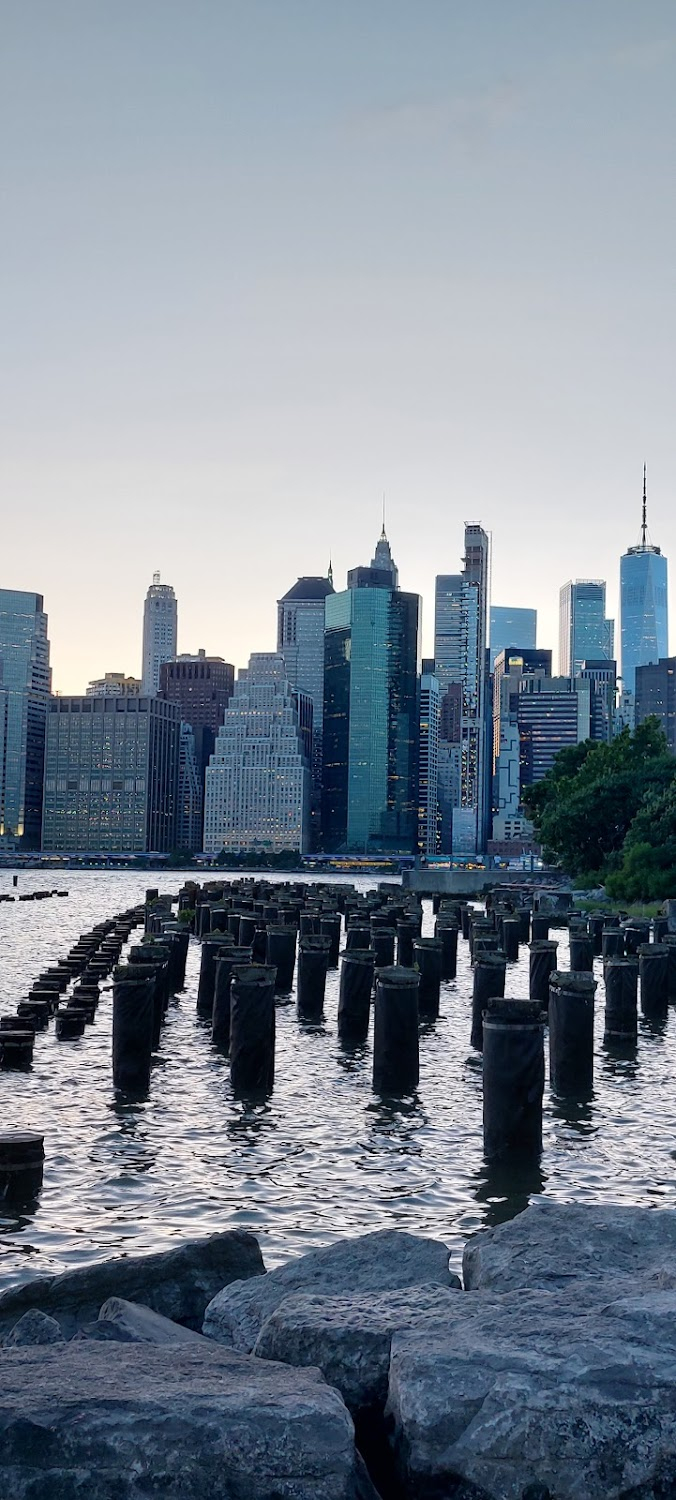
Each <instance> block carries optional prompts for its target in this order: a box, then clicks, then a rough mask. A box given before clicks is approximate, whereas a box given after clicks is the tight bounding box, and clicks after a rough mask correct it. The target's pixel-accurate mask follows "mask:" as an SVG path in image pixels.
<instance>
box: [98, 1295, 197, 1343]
mask: <svg viewBox="0 0 676 1500" xmlns="http://www.w3.org/2000/svg"><path fill="white" fill-rule="evenodd" d="M75 1337H76V1339H99V1340H108V1341H109V1342H110V1341H117V1342H118V1343H120V1344H198V1345H199V1344H204V1339H203V1337H202V1334H201V1333H194V1332H193V1330H192V1328H183V1327H182V1325H181V1324H180V1323H172V1321H171V1319H170V1318H163V1317H162V1315H161V1313H156V1312H153V1311H152V1309H151V1308H150V1307H141V1305H140V1304H139V1303H138V1302H126V1301H125V1299H124V1297H109V1298H108V1301H107V1302H104V1304H103V1307H102V1308H101V1311H100V1313H99V1316H98V1318H97V1320H96V1322H95V1323H85V1325H84V1327H83V1328H80V1329H78V1332H77V1333H76V1335H75Z"/></svg>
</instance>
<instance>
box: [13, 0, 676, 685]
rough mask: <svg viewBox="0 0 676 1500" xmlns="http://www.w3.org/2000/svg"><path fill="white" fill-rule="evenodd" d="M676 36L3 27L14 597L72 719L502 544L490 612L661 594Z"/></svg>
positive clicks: (399, 16) (580, 29)
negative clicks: (332, 597) (283, 605)
mask: <svg viewBox="0 0 676 1500" xmlns="http://www.w3.org/2000/svg"><path fill="white" fill-rule="evenodd" d="M675 116H676V6H674V4H673V0H537V3H536V0H530V3H524V0H445V3H442V0H418V3H415V4H414V3H401V0H371V3H369V0H360V3H354V0H334V3H331V4H329V3H326V0H247V3H234V0H233V3H231V0H219V3H217V0H185V3H178V0H106V3H103V0H12V3H8V0H0V143H1V145H0V190H1V192H2V222H3V230H2V237H1V240H0V270H1V286H2V291H1V292H0V298H1V325H0V327H1V340H2V356H3V357H2V376H1V381H2V386H1V389H0V425H1V428H2V431H1V433H0V482H1V485H2V534H1V539H0V540H1V548H0V586H5V587H13V588H30V589H38V590H40V591H42V592H43V593H44V596H45V604H46V608H47V609H48V612H49V618H50V635H51V639H52V661H53V666H54V681H55V686H56V687H57V688H59V689H61V690H62V691H82V690H84V686H85V684H86V682H87V680H88V678H89V677H92V676H97V675H100V674H101V673H102V672H104V671H106V670H126V671H130V672H131V671H138V669H139V666H140V643H141V612H142V605H143V598H144V595H145V591H146V588H147V585H148V583H149V582H150V578H151V575H152V573H153V571H154V570H155V569H156V568H159V569H161V572H162V578H163V580H164V581H167V582H171V583H173V584H174V587H175V589H176V592H177V595H178V599H179V636H180V639H179V645H180V649H182V650H196V649H197V647H198V646H204V647H206V649H207V650H208V651H213V652H216V653H219V654H221V655H223V656H225V657H227V658H228V659H230V660H232V661H234V662H235V663H236V664H238V665H242V664H243V663H244V662H245V661H246V658H247V657H248V654H249V652H250V651H251V650H261V649H266V648H269V647H270V646H271V645H273V644H274V632H275V600H276V598H277V597H278V596H279V595H280V594H281V593H283V592H284V591H285V590H286V589H287V588H288V587H289V586H290V585H291V583H293V582H294V580H295V578H296V575H297V574H298V573H302V572H308V573H312V572H320V571H323V570H324V569H325V567H326V563H327V561H328V556H329V552H331V553H332V555H333V562H334V570H335V573H336V579H337V581H338V582H340V583H342V582H343V580H344V575H345V571H346V569H347V568H348V567H351V566H353V565H355V564H356V563H359V562H363V561H366V560H368V558H369V557H370V556H371V554H372V551H373V546H374V543H375V540H376V537H377V534H378V531H379V527H380V508H381V495H382V492H383V490H384V491H385V492H386V496H387V528H388V533H389V535H390V538H391V542H392V548H393V552H394V555H395V558H396V560H397V563H398V565H399V569H400V575H401V584H402V587H404V588H409V589H413V590H416V591H418V592H420V593H421V594H422V595H423V599H424V608H423V616H424V637H425V640H424V644H425V650H426V651H429V650H430V649H431V632H432V624H433V583H434V575H435V573H436V572H438V571H443V572H448V571H455V569H456V568H457V566H458V563H459V557H460V552H461V546H462V527H463V523H464V521H465V520H468V521H481V522H482V523H483V525H484V526H486V528H487V529H488V530H490V531H492V534H493V598H494V601H495V602H496V603H499V604H519V605H525V604H528V605H533V606H535V607H537V609H538V611H539V615H540V632H539V642H540V644H541V645H543V646H549V645H551V646H552V647H553V648H554V650H555V651H556V646H557V639H556V632H557V609H558V589H559V585H560V584H561V583H563V582H564V581H565V580H566V579H567V578H568V577H570V576H573V577H606V578H607V580H608V588H609V606H610V609H611V612H613V613H614V612H615V609H616V595H617V577H618V559H619V555H620V552H621V551H622V550H624V548H625V547H626V546H627V545H628V544H630V543H632V542H633V541H634V540H635V537H636V533H637V530H638V524H639V519H640V516H639V498H640V488H641V474H642V466H643V461H644V459H646V460H647V463H648V481H649V495H650V522H651V531H652V534H653V538H654V540H655V541H657V542H658V543H660V544H661V545H662V547H663V549H664V550H665V551H666V552H667V554H668V556H669V557H670V559H671V561H672V564H673V567H674V568H676V545H675V542H676V537H675V530H676V526H675V522H674V505H673V497H674V490H675V486H676V425H675V423H674V391H675V389H676V381H675V379H674V376H675V373H676V370H675V365H676V317H675V312H676V207H675V196H674V195H675V187H674V184H675V182H676V173H675V170H674V168H675V165H676V162H675V158H676V130H675V124H676V120H675Z"/></svg>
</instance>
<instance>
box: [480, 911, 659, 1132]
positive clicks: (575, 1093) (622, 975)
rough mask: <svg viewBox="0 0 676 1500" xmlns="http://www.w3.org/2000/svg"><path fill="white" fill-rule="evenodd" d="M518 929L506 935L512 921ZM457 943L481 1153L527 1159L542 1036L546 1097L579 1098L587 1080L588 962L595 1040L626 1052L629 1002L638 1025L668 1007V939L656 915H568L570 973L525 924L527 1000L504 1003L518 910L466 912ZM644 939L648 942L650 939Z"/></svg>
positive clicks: (550, 944) (539, 1084)
mask: <svg viewBox="0 0 676 1500" xmlns="http://www.w3.org/2000/svg"><path fill="white" fill-rule="evenodd" d="M517 917H518V918H519V920H520V922H521V923H522V931H521V934H520V935H517V933H516V918H517ZM466 922H467V929H468V930H467V936H468V939H469V942H470V948H471V950H472V958H473V966H474V981H473V1005H472V1023H471V1043H472V1045H473V1046H474V1047H475V1048H477V1049H482V1050H483V1111H484V1153H485V1156H486V1158H487V1160H488V1161H499V1160H504V1159H505V1158H515V1157H517V1158H518V1157H526V1158H527V1157H535V1156H538V1155H539V1154H540V1152H541V1149H542V1102H543V1094H544V1079H545V1058H544V1039H545V1033H546V1032H547V1033H548V1038H549V1073H550V1085H551V1089H552V1092H553V1093H554V1094H555V1095H558V1096H559V1097H560V1098H562V1099H574V1100H576V1101H584V1100H588V1099H589V1098H590V1096H591V1093H592V1090H593V1082H594V999H595V992H596V987H597V982H596V979H595V978H594V959H595V958H600V959H601V960H602V964H603V976H604V984H605V1026H604V1042H605V1044H606V1046H607V1047H608V1048H615V1049H617V1048H618V1047H619V1048H621V1049H624V1050H625V1051H626V1049H629V1050H631V1049H632V1048H633V1047H635V1045H636V1039H637V1033H638V1003H639V993H640V1006H641V1011H642V1013H643V1015H644V1017H645V1018H646V1020H648V1021H657V1022H659V1021H663V1020H664V1019H665V1018H666V1015H667V1012H668V1006H669V1002H670V1001H672V1002H676V934H670V933H669V931H668V927H669V923H668V920H667V918H666V917H664V918H662V917H658V918H655V920H654V921H653V922H652V923H651V922H649V921H637V920H633V919H632V920H630V919H626V920H624V921H622V920H621V919H620V917H619V916H618V917H608V916H606V915H605V914H603V913H600V912H599V913H597V912H594V913H592V914H591V915H589V916H583V915H582V914H581V913H579V912H571V913H570V914H569V916H568V919H567V923H566V925H567V927H568V931H569V958H570V969H569V970H568V971H565V972H564V971H562V970H560V969H558V967H557V949H558V944H557V942H556V940H554V939H553V938H551V937H550V926H551V925H552V921H551V919H550V918H549V917H547V916H546V915H544V914H537V913H533V915H532V917H531V918H530V936H531V941H530V943H529V996H528V999H518V1000H513V999H505V971H506V968H507V963H508V962H509V960H510V959H513V958H516V957H518V952H519V942H520V941H521V939H523V940H527V939H528V927H529V920H528V913H527V911H526V910H525V909H524V910H521V911H519V912H514V911H511V910H510V908H509V904H507V907H506V909H504V908H503V909H502V910H501V908H500V904H499V903H496V904H495V905H494V906H492V907H491V908H490V909H489V910H488V911H487V912H486V915H485V916H483V915H479V914H477V913H471V914H469V915H468V917H467V919H466ZM651 938H652V941H651Z"/></svg>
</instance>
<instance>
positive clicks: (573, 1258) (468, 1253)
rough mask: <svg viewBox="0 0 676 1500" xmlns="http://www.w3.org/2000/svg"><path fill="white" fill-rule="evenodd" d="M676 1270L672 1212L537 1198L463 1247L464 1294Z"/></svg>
mask: <svg viewBox="0 0 676 1500" xmlns="http://www.w3.org/2000/svg"><path fill="white" fill-rule="evenodd" d="M672 1268H674V1269H675V1270H676V1214H675V1213H674V1211H673V1209H670V1208H669V1209H654V1208H630V1207H624V1206H621V1207H613V1206H608V1207H606V1206H605V1205H604V1206H601V1205H600V1204H599V1205H595V1204H583V1203H556V1202H554V1201H553V1200H552V1199H549V1198H536V1199H535V1201H534V1202H533V1203H531V1204H530V1206H529V1207H528V1208H527V1209H525V1210H524V1212H523V1213H521V1214H518V1215H517V1217H516V1218H515V1219H510V1220H509V1222H508V1223H506V1224H500V1225H499V1226H498V1228H497V1229H481V1230H479V1233H478V1234H475V1235H473V1236H472V1238H471V1239H470V1240H468V1241H467V1244H466V1245H465V1251H464V1255H463V1260H462V1271H463V1280H464V1283H465V1288H466V1290H468V1291H473V1290H481V1291H489V1290H493V1291H496V1292H507V1291H511V1290H513V1289H516V1288H517V1287H541V1288H542V1289H543V1290H544V1291H546V1290H550V1291H553V1290H555V1289H557V1288H560V1289H563V1288H565V1287H567V1286H571V1285H572V1283H573V1282H575V1281H577V1280H578V1279H580V1278H584V1279H585V1280H605V1279H606V1278H608V1277H611V1278H612V1277H617V1276H621V1275H625V1276H634V1277H635V1278H636V1281H637V1283H638V1282H640V1281H642V1280H643V1279H644V1277H645V1276H648V1275H652V1276H659V1275H661V1276H662V1279H663V1283H664V1284H665V1285H668V1284H671V1285H676V1276H674V1280H673V1281H672V1282H671V1283H670V1277H671V1275H672Z"/></svg>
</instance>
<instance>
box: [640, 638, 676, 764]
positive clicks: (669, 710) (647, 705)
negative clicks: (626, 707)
mask: <svg viewBox="0 0 676 1500" xmlns="http://www.w3.org/2000/svg"><path fill="white" fill-rule="evenodd" d="M653 715H654V717H655V718H656V719H659V721H660V724H661V726H662V728H663V730H664V733H665V734H666V737H667V744H668V746H669V749H670V750H671V753H672V755H676V656H666V657H662V658H661V659H660V661H658V662H653V663H651V664H650V665H646V666H644V667H637V668H636V723H637V724H643V723H644V721H645V720H646V719H649V718H651V717H652V716H653Z"/></svg>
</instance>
